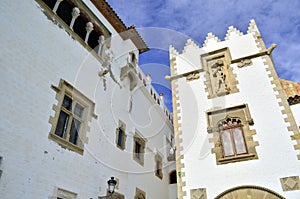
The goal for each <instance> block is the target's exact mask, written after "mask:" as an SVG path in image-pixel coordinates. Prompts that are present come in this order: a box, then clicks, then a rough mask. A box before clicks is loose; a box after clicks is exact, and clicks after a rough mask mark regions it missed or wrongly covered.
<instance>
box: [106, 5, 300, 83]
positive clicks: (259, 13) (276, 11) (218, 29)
mask: <svg viewBox="0 0 300 199" xmlns="http://www.w3.org/2000/svg"><path fill="white" fill-rule="evenodd" d="M108 2H109V3H110V4H111V5H112V7H113V8H114V9H115V10H116V11H117V13H118V14H119V16H120V17H121V18H122V19H123V20H124V22H125V23H126V25H130V24H132V23H133V24H135V25H136V26H137V27H138V28H144V27H164V28H168V29H172V30H174V31H177V32H181V33H182V34H183V35H188V36H190V37H191V38H192V39H193V40H195V41H196V42H197V43H199V44H203V41H204V40H205V37H206V35H207V33H208V32H213V33H214V34H215V35H217V36H218V37H219V38H220V39H221V40H222V39H223V38H224V37H225V34H226V31H227V28H228V27H229V26H231V25H233V26H234V27H236V28H238V29H239V30H241V31H242V32H244V33H245V32H246V31H247V28H248V24H249V21H250V19H255V21H256V23H257V25H258V28H259V29H260V32H261V34H262V36H263V39H264V41H265V44H266V46H267V47H269V46H270V45H271V44H272V43H277V44H278V47H277V48H276V49H275V51H274V54H273V58H274V62H275V65H276V68H277V71H278V73H279V76H280V77H281V78H285V79H290V80H293V81H298V82H300V65H299V64H298V63H299V62H298V56H299V54H300V53H299V52H300V51H299V50H300V49H299V48H300V46H299V45H300V12H299V9H300V1H298V0H289V1H280V0H277V1H276V0H275V1H274V0H264V1H261V0H251V1H245V0H226V1H225V0H209V1H207V0H205V1H204V0H200V1H189V0H178V1H174V0H163V1H150V0H142V1H141V0H131V1H126V2H121V1H117V0H108ZM164 41H176V40H174V38H172V39H171V40H170V39H169V40H167V39H165V40H164ZM166 45H167V44H166Z"/></svg>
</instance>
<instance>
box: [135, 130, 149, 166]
mask: <svg viewBox="0 0 300 199" xmlns="http://www.w3.org/2000/svg"><path fill="white" fill-rule="evenodd" d="M133 139H134V146H133V159H134V160H135V161H136V162H138V163H139V164H140V165H142V166H143V165H144V153H145V144H146V141H145V139H144V138H143V137H142V136H140V135H139V134H137V133H136V134H135V135H134V138H133Z"/></svg>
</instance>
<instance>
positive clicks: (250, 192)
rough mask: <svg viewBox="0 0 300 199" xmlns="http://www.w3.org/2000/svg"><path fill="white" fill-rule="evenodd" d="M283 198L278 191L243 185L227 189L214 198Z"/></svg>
mask: <svg viewBox="0 0 300 199" xmlns="http://www.w3.org/2000/svg"><path fill="white" fill-rule="evenodd" d="M244 198H247V199H285V198H284V197H283V196H281V195H279V194H278V193H276V192H274V191H272V190H270V189H267V188H265V187H260V186H253V185H245V186H238V187H234V188H231V189H228V190H226V191H224V192H222V193H221V194H219V195H218V196H217V197H215V199H244Z"/></svg>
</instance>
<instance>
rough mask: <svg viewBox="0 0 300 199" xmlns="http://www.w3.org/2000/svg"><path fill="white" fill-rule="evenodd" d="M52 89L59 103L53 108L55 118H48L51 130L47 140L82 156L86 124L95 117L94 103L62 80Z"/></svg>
mask: <svg viewBox="0 0 300 199" xmlns="http://www.w3.org/2000/svg"><path fill="white" fill-rule="evenodd" d="M52 88H53V89H54V90H55V91H56V92H57V95H56V99H57V100H58V101H59V103H58V105H57V106H54V108H53V109H54V110H55V116H54V117H51V118H50V123H51V124H52V128H51V132H50V134H49V138H50V139H52V140H54V141H56V142H57V143H59V144H60V145H61V146H63V147H66V148H69V149H70V150H73V151H76V152H78V153H80V154H82V153H83V145H84V143H87V137H86V131H87V128H88V124H87V123H88V121H90V120H91V116H94V117H96V116H95V115H94V114H93V110H94V103H93V102H92V101H91V100H89V99H88V98H87V97H85V96H84V95H83V94H81V93H80V92H79V91H78V90H76V89H75V88H73V87H72V86H71V85H70V84H69V83H67V82H66V81H64V80H61V81H60V85H59V87H55V86H52Z"/></svg>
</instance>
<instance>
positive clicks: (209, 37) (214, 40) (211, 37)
mask: <svg viewBox="0 0 300 199" xmlns="http://www.w3.org/2000/svg"><path fill="white" fill-rule="evenodd" d="M219 42H221V40H220V39H219V38H218V37H217V36H216V35H214V34H213V33H212V32H209V33H207V36H206V38H205V40H204V43H203V47H206V46H208V44H209V43H219Z"/></svg>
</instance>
